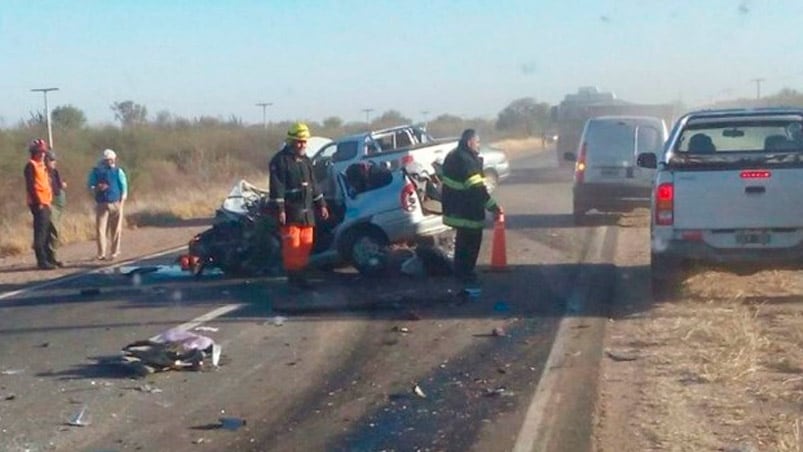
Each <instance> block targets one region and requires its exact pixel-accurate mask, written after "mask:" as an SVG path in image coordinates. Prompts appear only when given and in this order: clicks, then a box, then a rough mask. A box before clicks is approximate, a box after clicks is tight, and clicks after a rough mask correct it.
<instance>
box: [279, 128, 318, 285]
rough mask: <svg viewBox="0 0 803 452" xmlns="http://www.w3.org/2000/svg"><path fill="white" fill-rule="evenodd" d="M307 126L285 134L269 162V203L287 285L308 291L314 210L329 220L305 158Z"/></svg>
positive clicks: (292, 129) (307, 136) (310, 164)
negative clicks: (279, 238)
mask: <svg viewBox="0 0 803 452" xmlns="http://www.w3.org/2000/svg"><path fill="white" fill-rule="evenodd" d="M309 137H310V132H309V127H307V125H306V124H304V123H301V122H298V123H295V124H293V125H292V126H291V127H290V129H289V130H288V131H287V139H286V143H285V146H284V147H283V148H282V150H281V151H279V153H278V154H276V155H275V156H274V157H273V158H272V159H271V161H270V195H269V197H270V200H271V203H272V204H273V206H274V207H275V209H276V215H277V220H278V222H279V225H280V227H281V233H282V262H283V264H284V269H285V272H286V273H287V281H288V283H289V284H291V285H294V286H298V287H301V288H309V282H308V281H307V279H306V278H305V277H304V273H303V272H304V269H305V268H306V266H307V263H308V261H309V255H310V252H311V251H312V244H313V233H314V226H315V210H314V208H316V209H317V210H318V213H319V214H320V216H321V218H322V219H323V220H326V219H328V218H329V210H328V209H327V208H326V201H324V198H323V194H322V193H321V191H320V190H319V189H318V185H317V184H316V182H315V178H314V177H313V172H312V161H311V160H310V159H309V157H307V155H306V149H307V139H309Z"/></svg>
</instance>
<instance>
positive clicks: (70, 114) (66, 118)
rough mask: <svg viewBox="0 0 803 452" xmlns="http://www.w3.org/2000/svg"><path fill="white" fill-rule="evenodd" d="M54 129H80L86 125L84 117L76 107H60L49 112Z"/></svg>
mask: <svg viewBox="0 0 803 452" xmlns="http://www.w3.org/2000/svg"><path fill="white" fill-rule="evenodd" d="M50 119H51V120H52V121H53V125H54V126H55V127H59V128H61V129H80V128H82V127H84V126H85V125H86V115H85V114H84V112H83V111H81V110H80V109H79V108H77V107H73V106H72V105H62V106H59V107H56V108H54V109H53V111H52V112H50Z"/></svg>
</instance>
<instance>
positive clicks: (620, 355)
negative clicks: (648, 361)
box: [605, 350, 639, 362]
mask: <svg viewBox="0 0 803 452" xmlns="http://www.w3.org/2000/svg"><path fill="white" fill-rule="evenodd" d="M605 355H607V356H608V358H610V359H612V360H614V361H617V362H623V361H635V360H637V359H639V356H638V355H637V354H636V353H632V352H631V353H624V352H615V351H611V350H605Z"/></svg>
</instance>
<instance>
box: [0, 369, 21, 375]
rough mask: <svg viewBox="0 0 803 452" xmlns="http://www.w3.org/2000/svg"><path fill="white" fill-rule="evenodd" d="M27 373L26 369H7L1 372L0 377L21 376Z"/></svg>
mask: <svg viewBox="0 0 803 452" xmlns="http://www.w3.org/2000/svg"><path fill="white" fill-rule="evenodd" d="M23 373H25V369H6V370H0V375H19V374H23Z"/></svg>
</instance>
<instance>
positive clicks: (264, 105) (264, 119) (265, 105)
mask: <svg viewBox="0 0 803 452" xmlns="http://www.w3.org/2000/svg"><path fill="white" fill-rule="evenodd" d="M271 105H273V102H259V103H257V107H262V127H264V128H265V129H267V128H268V119H267V118H268V117H267V116H266V111H267V109H268V107H270V106H271Z"/></svg>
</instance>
